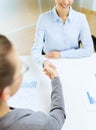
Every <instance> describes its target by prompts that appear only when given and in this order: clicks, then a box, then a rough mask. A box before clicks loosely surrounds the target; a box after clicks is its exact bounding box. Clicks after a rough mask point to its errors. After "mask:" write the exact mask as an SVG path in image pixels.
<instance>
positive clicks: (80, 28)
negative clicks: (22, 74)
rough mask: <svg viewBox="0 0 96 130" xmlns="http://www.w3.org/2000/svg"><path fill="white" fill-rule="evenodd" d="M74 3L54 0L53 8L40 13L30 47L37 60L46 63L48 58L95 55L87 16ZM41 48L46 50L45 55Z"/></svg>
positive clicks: (68, 0)
mask: <svg viewBox="0 0 96 130" xmlns="http://www.w3.org/2000/svg"><path fill="white" fill-rule="evenodd" d="M73 2H74V0H55V6H54V7H53V9H51V10H49V11H47V12H45V13H42V14H41V15H40V17H39V19H38V22H37V28H36V34H35V40H34V45H33V47H32V50H31V53H32V58H33V60H34V61H35V62H37V63H39V64H41V65H44V63H45V61H47V63H48V58H51V59H59V58H83V57H88V56H91V55H92V54H93V51H94V49H93V41H92V38H91V32H90V29H89V25H88V22H87V19H86V16H85V15H84V14H83V13H80V12H77V11H75V10H74V9H73V8H72V4H73ZM79 41H81V43H82V47H81V48H80V47H79V45H78V43H79ZM42 49H43V51H44V52H45V55H43V56H42V54H41V52H42Z"/></svg>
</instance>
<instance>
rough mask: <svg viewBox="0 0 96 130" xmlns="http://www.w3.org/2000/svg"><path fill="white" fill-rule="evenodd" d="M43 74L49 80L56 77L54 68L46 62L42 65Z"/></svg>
mask: <svg viewBox="0 0 96 130" xmlns="http://www.w3.org/2000/svg"><path fill="white" fill-rule="evenodd" d="M44 72H45V74H46V75H47V76H48V77H49V78H50V79H54V78H55V77H57V76H58V73H57V70H56V67H55V66H54V65H53V64H52V63H50V62H48V61H46V64H45V65H44Z"/></svg>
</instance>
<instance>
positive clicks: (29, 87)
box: [8, 78, 41, 110]
mask: <svg viewBox="0 0 96 130" xmlns="http://www.w3.org/2000/svg"><path fill="white" fill-rule="evenodd" d="M39 84H40V82H39V80H37V79H28V78H27V79H24V80H23V82H22V84H21V87H20V89H19V90H18V92H17V93H16V94H15V95H14V96H13V97H11V99H10V100H9V101H8V104H9V106H12V107H15V108H28V109H32V110H39V109H40V106H41V105H40V103H41V102H40V85H39ZM38 108H39V109H38Z"/></svg>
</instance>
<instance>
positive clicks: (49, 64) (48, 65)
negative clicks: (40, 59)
mask: <svg viewBox="0 0 96 130" xmlns="http://www.w3.org/2000/svg"><path fill="white" fill-rule="evenodd" d="M47 67H52V68H53V69H56V66H55V65H53V64H52V63H51V62H49V61H47V60H45V61H44V63H43V68H47Z"/></svg>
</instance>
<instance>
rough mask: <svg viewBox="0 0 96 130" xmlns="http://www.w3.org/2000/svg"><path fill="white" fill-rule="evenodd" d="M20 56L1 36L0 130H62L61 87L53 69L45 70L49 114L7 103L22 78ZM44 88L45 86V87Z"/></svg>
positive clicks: (62, 106)
mask: <svg viewBox="0 0 96 130" xmlns="http://www.w3.org/2000/svg"><path fill="white" fill-rule="evenodd" d="M21 69H22V64H21V61H20V57H19V55H18V53H17V51H16V50H15V48H14V46H13V45H12V44H11V42H10V41H9V40H8V39H7V38H6V37H5V36H3V35H0V130H61V128H62V126H63V124H64V122H65V118H66V115H65V108H64V97H63V92H62V86H61V83H60V79H59V77H58V73H57V71H56V68H54V67H51V66H48V67H45V68H44V72H45V74H46V75H47V76H48V77H49V78H50V79H51V84H52V93H51V107H50V112H49V114H48V115H46V114H44V113H43V112H34V111H32V110H28V109H19V108H18V109H15V108H14V109H10V108H9V106H8V105H7V101H8V100H9V98H10V97H12V96H13V95H14V94H15V93H16V92H17V91H18V89H19V87H20V84H21V82H22V79H23V73H24V72H26V71H27V70H28V67H26V69H25V71H24V72H22V71H21ZM45 87H46V86H45Z"/></svg>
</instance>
